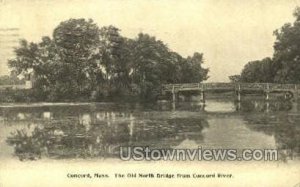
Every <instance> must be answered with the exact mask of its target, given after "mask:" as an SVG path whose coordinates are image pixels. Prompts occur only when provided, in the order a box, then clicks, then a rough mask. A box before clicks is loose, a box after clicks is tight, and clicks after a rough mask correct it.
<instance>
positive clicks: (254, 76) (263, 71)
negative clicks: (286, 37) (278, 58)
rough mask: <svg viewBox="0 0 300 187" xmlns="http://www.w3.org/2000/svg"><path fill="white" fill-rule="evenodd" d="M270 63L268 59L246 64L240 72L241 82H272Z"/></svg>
mask: <svg viewBox="0 0 300 187" xmlns="http://www.w3.org/2000/svg"><path fill="white" fill-rule="evenodd" d="M272 63H273V62H272V60H271V59H270V58H264V59H262V60H256V61H251V62H248V64H246V65H245V66H244V69H243V70H242V73H241V77H240V79H241V81H242V82H261V83H266V82H273V76H272V75H273V73H272V72H273V69H272Z"/></svg>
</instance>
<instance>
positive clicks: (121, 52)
mask: <svg viewBox="0 0 300 187" xmlns="http://www.w3.org/2000/svg"><path fill="white" fill-rule="evenodd" d="M202 63H203V54H201V53H197V52H195V53H194V54H193V55H192V56H190V57H187V58H184V57H182V56H180V55H179V54H178V53H176V52H173V51H171V50H170V49H169V48H168V47H167V45H166V44H164V43H163V42H162V41H160V40H157V39H156V38H155V37H152V36H150V35H148V34H143V33H140V34H139V35H138V36H137V37H136V38H134V39H129V38H125V37H123V36H121V35H120V30H119V29H118V28H116V27H113V26H108V27H102V28H99V27H98V26H97V25H96V24H95V23H94V22H93V21H92V20H85V19H70V20H67V21H64V22H61V23H60V24H59V25H58V26H57V27H56V28H55V29H54V31H53V37H52V38H51V37H48V36H46V37H43V38H42V40H41V42H39V43H32V42H28V41H26V40H22V41H21V42H20V46H19V47H18V48H16V49H15V58H14V59H11V60H9V66H10V68H11V69H12V70H13V71H16V72H17V74H23V75H26V74H28V73H31V74H32V75H33V76H34V84H33V85H34V89H33V92H32V93H33V97H34V98H36V99H37V100H49V101H62V100H63V101H67V100H80V99H82V100H87V99H89V100H103V99H108V98H114V97H118V98H120V97H123V96H135V97H137V98H140V99H143V100H145V99H152V98H155V97H156V96H157V95H158V94H159V93H160V87H161V85H162V84H165V83H186V82H200V81H203V80H206V79H207V78H208V76H207V74H208V69H205V68H203V67H202Z"/></svg>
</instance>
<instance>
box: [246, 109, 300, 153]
mask: <svg viewBox="0 0 300 187" xmlns="http://www.w3.org/2000/svg"><path fill="white" fill-rule="evenodd" d="M244 119H245V121H246V122H247V123H246V124H247V126H248V127H249V128H250V129H251V130H254V131H259V132H263V133H265V134H267V135H272V136H274V138H275V141H276V146H277V149H278V150H280V151H281V156H282V157H286V156H289V157H290V158H292V159H293V158H294V157H295V156H296V157H299V155H300V128H299V124H300V115H299V114H286V113H283V114H276V115H272V114H255V115H251V114H249V115H245V116H244Z"/></svg>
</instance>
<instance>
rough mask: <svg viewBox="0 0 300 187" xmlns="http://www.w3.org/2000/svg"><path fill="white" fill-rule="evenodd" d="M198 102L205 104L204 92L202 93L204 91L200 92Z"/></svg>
mask: <svg viewBox="0 0 300 187" xmlns="http://www.w3.org/2000/svg"><path fill="white" fill-rule="evenodd" d="M200 102H201V104H203V105H204V104H205V92H204V90H201V92H200Z"/></svg>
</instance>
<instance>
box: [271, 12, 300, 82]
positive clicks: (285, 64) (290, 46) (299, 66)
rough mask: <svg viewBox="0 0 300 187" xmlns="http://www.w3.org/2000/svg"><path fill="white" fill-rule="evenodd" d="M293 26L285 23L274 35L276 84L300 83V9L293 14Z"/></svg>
mask: <svg viewBox="0 0 300 187" xmlns="http://www.w3.org/2000/svg"><path fill="white" fill-rule="evenodd" d="M294 16H295V18H296V20H295V22H294V23H293V24H290V23H287V24H285V25H284V26H283V27H281V29H279V30H276V31H275V32H274V35H275V36H276V41H275V43H274V55H273V60H274V64H273V65H274V68H275V72H276V74H275V77H274V81H275V82H278V83H299V82H300V74H299V71H300V8H299V7H298V8H296V10H295V12H294Z"/></svg>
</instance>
